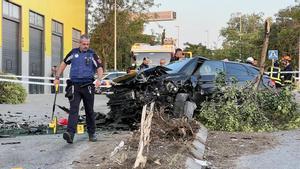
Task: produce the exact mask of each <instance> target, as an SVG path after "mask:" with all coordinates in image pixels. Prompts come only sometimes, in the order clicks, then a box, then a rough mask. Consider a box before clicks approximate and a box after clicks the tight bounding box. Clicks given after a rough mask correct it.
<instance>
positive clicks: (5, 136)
mask: <svg viewBox="0 0 300 169" xmlns="http://www.w3.org/2000/svg"><path fill="white" fill-rule="evenodd" d="M9 137H10V135H0V138H9Z"/></svg>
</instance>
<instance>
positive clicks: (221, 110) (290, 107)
mask: <svg viewBox="0 0 300 169" xmlns="http://www.w3.org/2000/svg"><path fill="white" fill-rule="evenodd" d="M216 84H217V86H216V92H215V93H214V94H213V95H212V97H211V98H209V99H208V100H207V101H204V102H203V103H201V109H200V112H199V113H198V115H197V117H196V118H197V119H198V120H199V121H201V122H202V123H204V124H205V125H206V126H207V127H208V128H210V129H212V130H221V131H248V132H249V131H271V130H277V129H287V128H295V127H298V126H300V113H299V112H297V111H296V103H295V102H294V98H293V95H292V93H291V91H290V90H289V89H288V88H283V89H282V90H278V91H276V90H268V89H266V90H261V91H259V92H256V91H255V90H253V87H252V86H253V85H246V86H244V87H240V86H238V85H237V83H236V81H235V82H233V84H232V85H231V86H226V85H225V76H224V75H223V74H220V75H219V76H218V77H217V80H216Z"/></svg>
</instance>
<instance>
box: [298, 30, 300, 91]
mask: <svg viewBox="0 0 300 169" xmlns="http://www.w3.org/2000/svg"><path fill="white" fill-rule="evenodd" d="M299 74H300V36H299V41H298V75H299ZM298 87H300V79H298Z"/></svg>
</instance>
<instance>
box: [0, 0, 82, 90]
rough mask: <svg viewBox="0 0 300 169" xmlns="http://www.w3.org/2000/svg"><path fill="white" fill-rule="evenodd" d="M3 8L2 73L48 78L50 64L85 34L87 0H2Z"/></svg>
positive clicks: (0, 69)
mask: <svg viewBox="0 0 300 169" xmlns="http://www.w3.org/2000/svg"><path fill="white" fill-rule="evenodd" d="M0 10H1V13H2V20H1V21H0V29H1V32H2V34H1V36H0V72H1V71H2V72H5V73H12V74H17V75H22V76H41V77H49V76H50V75H51V67H52V66H57V65H58V64H59V63H60V62H61V61H62V59H63V57H64V56H65V55H66V54H67V53H68V52H69V51H70V50H71V49H72V48H74V47H77V45H78V43H79V38H80V35H81V34H83V33H85V28H86V25H85V20H86V1H85V0H7V1H6V0H2V2H1V8H0ZM44 82H49V81H48V80H45V81H44ZM26 88H27V89H29V93H44V92H48V91H49V88H46V87H44V86H38V85H29V86H26Z"/></svg>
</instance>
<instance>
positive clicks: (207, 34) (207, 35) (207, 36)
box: [205, 30, 209, 49]
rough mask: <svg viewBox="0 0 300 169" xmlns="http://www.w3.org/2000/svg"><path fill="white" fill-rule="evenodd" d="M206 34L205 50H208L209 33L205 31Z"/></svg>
mask: <svg viewBox="0 0 300 169" xmlns="http://www.w3.org/2000/svg"><path fill="white" fill-rule="evenodd" d="M205 32H206V38H207V39H206V40H207V42H206V48H207V49H208V48H209V31H208V30H206V31H205Z"/></svg>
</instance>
